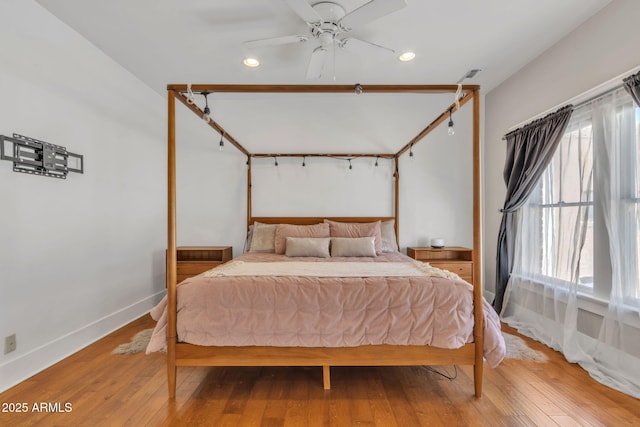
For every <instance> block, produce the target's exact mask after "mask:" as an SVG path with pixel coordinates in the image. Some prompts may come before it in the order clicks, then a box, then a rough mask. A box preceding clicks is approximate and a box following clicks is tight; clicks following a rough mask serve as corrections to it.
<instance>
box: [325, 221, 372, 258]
mask: <svg viewBox="0 0 640 427" xmlns="http://www.w3.org/2000/svg"><path fill="white" fill-rule="evenodd" d="M324 222H325V223H327V224H329V229H330V231H331V237H375V238H376V241H375V247H376V254H378V255H379V254H381V253H382V232H381V228H380V221H376V222H337V221H331V220H330V219H325V220H324Z"/></svg>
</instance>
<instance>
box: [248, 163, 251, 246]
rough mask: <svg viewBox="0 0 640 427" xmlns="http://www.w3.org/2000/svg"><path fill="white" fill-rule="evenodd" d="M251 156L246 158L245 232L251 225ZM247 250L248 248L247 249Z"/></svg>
mask: <svg viewBox="0 0 640 427" xmlns="http://www.w3.org/2000/svg"><path fill="white" fill-rule="evenodd" d="M251 215H252V213H251V156H249V155H248V156H247V231H248V230H249V226H250V225H251ZM247 250H249V248H247Z"/></svg>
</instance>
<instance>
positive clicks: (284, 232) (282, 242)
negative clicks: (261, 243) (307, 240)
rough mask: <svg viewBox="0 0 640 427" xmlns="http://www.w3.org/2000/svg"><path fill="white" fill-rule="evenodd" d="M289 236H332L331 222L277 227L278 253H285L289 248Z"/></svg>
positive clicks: (280, 225) (279, 225)
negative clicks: (330, 233) (330, 232)
mask: <svg viewBox="0 0 640 427" xmlns="http://www.w3.org/2000/svg"><path fill="white" fill-rule="evenodd" d="M287 237H330V236H329V224H314V225H291V224H278V226H277V227H276V253H277V254H283V253H285V250H286V248H287Z"/></svg>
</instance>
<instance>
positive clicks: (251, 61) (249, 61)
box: [242, 57, 260, 68]
mask: <svg viewBox="0 0 640 427" xmlns="http://www.w3.org/2000/svg"><path fill="white" fill-rule="evenodd" d="M242 63H243V64H244V65H246V66H247V67H249V68H255V67H258V66H260V61H258V60H257V59H256V58H251V57H247V58H244V60H243V61H242Z"/></svg>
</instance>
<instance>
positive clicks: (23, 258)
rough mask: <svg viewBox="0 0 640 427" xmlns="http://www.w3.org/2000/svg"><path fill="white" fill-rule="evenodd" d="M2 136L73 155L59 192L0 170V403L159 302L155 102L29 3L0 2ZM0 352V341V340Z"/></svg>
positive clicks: (56, 186)
mask: <svg viewBox="0 0 640 427" xmlns="http://www.w3.org/2000/svg"><path fill="white" fill-rule="evenodd" d="M0 93H1V94H2V96H0V133H1V134H4V135H11V134H12V133H14V132H15V133H20V134H23V135H27V136H30V137H33V138H37V139H41V140H45V141H48V142H51V143H54V144H57V145H62V146H65V147H67V149H68V150H69V151H72V152H75V153H79V154H82V155H84V159H85V173H84V174H83V175H81V174H70V175H69V176H68V178H67V179H66V180H59V179H54V178H49V177H41V176H33V175H27V174H20V173H16V172H13V171H12V164H11V163H10V162H8V161H1V162H0V292H1V295H0V338H4V337H5V336H7V335H10V334H13V333H15V334H17V350H16V351H15V352H12V353H9V354H7V355H5V354H0V391H2V390H4V389H6V388H8V387H10V386H12V385H13V384H15V383H17V382H19V381H21V380H23V379H25V378H26V377H28V376H30V375H32V374H34V373H36V372H38V371H39V370H41V369H43V368H45V367H47V366H49V365H50V364H52V363H54V362H56V361H58V360H60V359H61V358H64V357H66V356H67V355H69V354H71V353H73V352H75V351H76V350H78V349H80V348H82V347H84V346H85V345H87V344H89V343H91V342H93V341H95V340H96V339H98V338H100V337H101V336H103V335H105V334H107V333H109V332H111V331H112V330H114V329H116V328H118V327H120V326H122V325H124V324H126V323H128V322H129V321H131V320H132V319H135V318H136V317H138V316H140V315H142V314H143V313H145V312H146V311H148V309H149V308H150V307H152V305H153V304H154V303H155V302H157V300H158V297H160V296H161V295H162V293H163V292H164V247H165V241H166V231H165V230H166V225H165V211H166V208H165V200H166V195H165V187H164V183H165V182H166V180H165V176H166V172H165V169H166V166H165V163H166V161H165V157H166V155H165V146H166V143H165V140H166V137H165V132H166V131H165V129H166V124H165V117H166V113H165V111H166V102H165V101H164V100H163V98H162V97H161V96H159V95H158V94H157V93H155V92H153V91H151V90H150V89H149V88H147V87H146V86H144V85H143V84H142V83H141V82H140V81H139V80H137V79H136V78H135V77H134V76H132V75H131V74H130V73H128V72H127V71H125V70H124V69H123V68H122V67H120V66H119V65H118V64H116V63H115V62H113V61H112V60H111V59H110V58H108V57H107V56H105V55H104V54H103V53H102V52H101V51H99V50H98V49H97V48H96V47H94V46H93V45H91V44H89V43H88V42H87V41H86V40H85V39H83V38H81V37H80V36H79V35H77V34H76V33H75V32H74V31H72V30H70V29H69V28H68V27H66V26H65V25H64V24H62V23H61V22H60V21H58V20H57V19H56V18H54V17H53V16H51V15H50V14H49V13H48V12H47V11H45V10H44V9H42V8H41V7H40V6H39V5H37V4H36V3H35V2H33V1H25V0H5V1H2V2H0ZM0 342H2V343H4V340H3V339H2V340H0Z"/></svg>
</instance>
